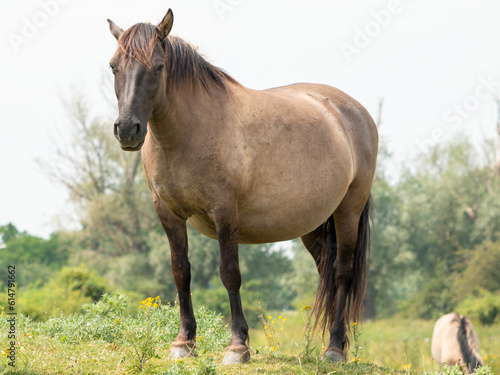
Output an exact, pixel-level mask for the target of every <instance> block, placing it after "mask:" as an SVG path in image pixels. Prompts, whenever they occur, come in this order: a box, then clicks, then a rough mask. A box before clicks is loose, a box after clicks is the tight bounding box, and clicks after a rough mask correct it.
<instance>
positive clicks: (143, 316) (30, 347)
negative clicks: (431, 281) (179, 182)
mask: <svg viewBox="0 0 500 375" xmlns="http://www.w3.org/2000/svg"><path fill="white" fill-rule="evenodd" d="M141 305H142V306H143V308H142V309H140V310H139V311H140V313H139V314H138V315H137V316H127V315H126V314H125V313H124V311H125V309H126V307H127V306H126V301H125V300H124V299H123V297H122V296H119V295H108V296H107V297H106V298H104V299H103V300H102V301H100V302H98V303H97V304H93V305H89V306H87V307H86V309H85V313H84V314H74V315H69V316H68V315H65V316H58V317H53V318H51V319H49V320H48V321H47V322H33V321H31V320H30V319H29V318H27V317H24V316H20V315H19V316H18V320H17V327H16V329H17V343H16V368H15V369H13V368H11V367H9V366H8V365H7V363H6V358H5V357H6V355H7V351H6V350H5V349H3V348H8V340H7V338H6V335H2V336H1V338H0V345H1V346H0V349H1V350H2V352H3V356H4V358H5V360H3V361H1V362H0V375H1V374H33V375H34V374H82V375H83V374H106V375H115V374H139V373H140V374H164V375H172V374H179V375H183V374H193V375H197V374H303V375H309V374H311V375H313V374H314V375H316V374H325V375H326V374H341V375H342V374H346V375H347V374H349V375H361V374H368V375H375V374H377V375H378V374H408V375H409V374H429V371H437V366H435V365H433V364H432V360H431V359H430V340H429V339H430V335H431V332H432V325H433V323H432V322H425V321H408V320H397V319H392V320H383V321H377V322H368V323H366V324H364V325H362V326H361V327H359V326H356V327H353V328H354V329H355V330H356V331H357V332H358V334H357V341H356V342H353V343H352V345H351V349H352V350H351V353H350V358H351V359H353V358H354V357H356V358H357V360H354V361H348V362H346V363H342V364H332V363H330V362H328V361H323V360H321V359H320V357H319V355H320V353H321V346H322V345H321V342H320V341H319V340H318V339H313V340H308V339H306V338H307V337H308V336H307V334H304V327H305V324H304V318H306V316H307V313H308V312H307V310H305V311H302V315H301V313H300V312H296V311H287V312H279V313H273V312H271V313H265V314H264V316H263V326H262V328H261V329H253V330H251V347H252V350H253V353H252V357H251V360H250V362H249V363H247V364H244V365H237V366H223V365H221V362H222V358H223V356H224V348H225V346H226V345H227V343H228V342H229V337H230V333H229V328H228V327H227V326H226V325H225V323H224V321H223V319H222V317H221V316H219V315H217V314H215V313H213V312H210V311H208V310H207V309H205V308H201V309H198V310H196V312H195V315H196V316H197V320H198V330H199V332H198V343H197V350H196V351H197V353H198V357H192V358H185V359H183V360H180V361H174V360H171V359H169V345H170V343H171V342H172V341H173V339H174V338H175V335H176V334H177V327H178V322H179V318H178V307H177V306H163V305H161V301H159V299H158V298H156V299H153V298H150V299H146V300H144V301H143V302H142V303H141ZM264 327H266V328H265V329H264ZM0 330H1V331H2V332H6V331H7V321H6V316H5V315H2V316H1V320H0ZM477 331H478V334H479V337H480V338H481V339H482V353H483V356H484V357H486V358H487V362H488V364H489V365H490V367H491V369H492V371H493V372H491V373H500V372H499V368H498V361H497V360H496V357H495V355H496V353H499V352H500V342H499V341H500V327H487V328H483V327H477ZM269 335H271V336H273V335H280V336H279V345H277V344H278V341H276V340H275V338H274V337H269ZM273 340H274V341H273ZM271 345H272V346H271ZM278 346H279V348H278ZM271 348H273V350H271ZM305 348H307V350H306V351H305V350H304V349H305ZM356 348H357V350H355V349H356ZM305 354H307V355H305ZM424 370H425V371H427V373H426V372H425V371H424ZM447 373H448V374H450V375H451V374H459V372H458V370H454V369H450V370H449V372H447ZM436 374H438V372H436ZM439 374H444V372H439ZM486 374H488V372H485V375H486ZM429 375H430V374H429Z"/></svg>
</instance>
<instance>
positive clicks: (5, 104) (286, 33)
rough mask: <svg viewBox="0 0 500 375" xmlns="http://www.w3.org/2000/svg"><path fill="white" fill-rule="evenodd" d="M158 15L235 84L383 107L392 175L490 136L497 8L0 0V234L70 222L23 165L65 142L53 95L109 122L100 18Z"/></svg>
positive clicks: (63, 201) (107, 51) (477, 4)
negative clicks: (320, 89) (78, 101)
mask: <svg viewBox="0 0 500 375" xmlns="http://www.w3.org/2000/svg"><path fill="white" fill-rule="evenodd" d="M168 8H172V10H173V12H174V16H175V21H174V26H173V31H172V33H173V34H176V35H179V36H180V37H183V38H184V39H187V40H189V41H190V42H192V43H193V44H194V45H196V46H199V49H200V51H201V52H202V53H203V54H205V55H206V56H207V58H208V59H209V60H210V61H211V62H212V63H214V64H215V65H217V66H219V67H221V68H223V69H225V70H226V71H227V72H229V73H230V74H231V75H232V76H233V77H234V78H236V79H237V80H239V81H240V82H241V83H242V84H244V85H246V86H248V87H251V88H255V89H264V88H268V87H273V86H280V85H285V84H290V83H295V82H318V83H326V84H330V85H333V86H336V87H338V88H340V89H341V90H344V91H345V92H347V93H349V94H350V95H351V96H353V97H354V98H356V99H357V100H359V101H360V102H361V103H362V104H363V105H365V106H366V107H367V108H368V110H369V111H370V112H371V113H372V115H373V116H374V117H376V116H377V103H378V99H379V98H381V97H383V98H384V111H383V124H382V127H381V129H380V132H381V137H382V138H383V139H384V140H385V142H386V143H387V144H388V146H389V148H390V150H391V151H392V152H393V153H394V158H395V161H394V163H393V164H392V165H391V173H392V175H393V176H395V177H396V176H397V174H398V171H399V167H398V166H399V165H401V164H402V163H406V164H408V163H411V162H412V160H414V159H416V158H418V157H419V156H420V155H421V154H422V153H425V151H426V149H427V147H428V145H429V144H431V143H441V142H445V141H447V140H449V139H451V138H453V137H454V136H455V135H456V134H459V133H465V134H467V135H469V136H471V137H473V139H474V140H475V141H476V142H479V141H480V140H481V139H482V138H483V137H484V136H490V137H492V136H494V126H495V122H496V107H495V102H494V100H493V96H494V95H496V94H497V93H498V91H499V88H500V2H499V1H498V0H482V1H477V0H476V1H472V0H467V1H466V0H440V1H436V0H434V1H431V0H400V1H398V0H383V1H378V0H376V1H375V0H370V1H365V0H363V1H351V2H347V1H340V0H335V1H332V0H328V1H326V0H324V1H319V0H309V1H298V0H292V1H290V0H287V1H285V0H273V1H269V0H268V1H264V0H196V1H186V0H183V1H181V0H169V1H165V0H163V1H153V0H151V1H127V0H106V1H104V0H100V1H97V0H85V1H84V0H40V1H32V0H29V1H9V2H8V1H6V0H3V1H2V2H1V5H0V51H1V55H0V127H1V133H0V136H1V140H2V142H1V146H0V176H1V180H0V181H1V184H0V225H4V224H6V223H8V222H13V223H14V224H15V225H16V226H17V227H18V228H19V229H21V230H27V231H28V232H30V233H32V234H36V235H41V236H44V237H46V236H48V234H49V233H51V232H52V231H54V230H57V229H58V228H60V227H61V226H65V225H68V224H70V223H71V217H70V216H69V215H70V213H71V212H72V208H71V207H70V206H68V203H67V202H68V200H67V192H66V191H65V189H64V188H63V187H61V186H59V185H56V184H54V183H53V182H51V181H50V180H49V179H48V178H47V177H46V176H45V175H44V174H43V173H42V172H41V171H40V168H39V166H38V164H37V163H36V162H35V160H36V159H37V158H38V159H42V160H45V161H47V162H50V161H51V160H52V159H53V155H54V147H53V146H54V139H59V138H60V137H61V136H64V135H65V134H67V129H68V119H67V116H66V114H65V111H64V108H63V105H62V103H61V98H64V97H67V96H69V95H71V94H72V93H73V92H74V91H75V90H82V91H83V92H84V93H85V94H86V95H87V96H88V99H89V103H91V106H92V108H93V111H94V114H95V115H99V116H112V115H113V113H114V111H115V108H112V107H110V106H109V104H107V103H106V101H105V100H104V98H103V97H102V96H101V95H100V86H101V82H102V77H103V76H107V75H111V73H110V71H109V68H108V62H109V59H110V57H111V56H112V55H113V53H114V51H115V48H116V40H115V39H114V38H113V37H112V36H111V35H110V33H109V31H108V25H107V22H106V19H107V18H111V19H112V20H113V21H115V22H116V23H117V24H118V25H119V26H121V27H122V28H124V29H126V28H128V27H129V26H131V25H132V24H134V23H136V22H146V21H149V22H152V23H157V22H158V21H159V20H161V18H162V17H163V16H164V14H165V13H166V11H167V10H168ZM110 131H112V129H111V127H110ZM116 146H117V147H119V146H118V144H117V145H116Z"/></svg>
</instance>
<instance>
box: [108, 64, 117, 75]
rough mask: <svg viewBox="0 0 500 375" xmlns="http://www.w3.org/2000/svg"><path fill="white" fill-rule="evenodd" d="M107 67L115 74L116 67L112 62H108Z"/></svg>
mask: <svg viewBox="0 0 500 375" xmlns="http://www.w3.org/2000/svg"><path fill="white" fill-rule="evenodd" d="M109 67H110V68H111V72H112V73H113V74H116V67H115V66H114V65H113V64H109Z"/></svg>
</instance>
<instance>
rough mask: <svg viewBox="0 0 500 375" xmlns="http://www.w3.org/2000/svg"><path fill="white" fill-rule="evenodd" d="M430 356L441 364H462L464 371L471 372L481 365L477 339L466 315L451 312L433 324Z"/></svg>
mask: <svg viewBox="0 0 500 375" xmlns="http://www.w3.org/2000/svg"><path fill="white" fill-rule="evenodd" d="M431 351H432V357H433V358H434V359H435V360H436V361H437V362H438V363H439V364H440V365H441V364H443V363H446V364H447V365H455V364H457V363H458V364H462V365H464V366H465V373H466V374H472V373H473V372H474V369H475V368H476V367H480V366H482V365H483V360H482V358H481V356H480V355H479V339H478V338H477V335H476V332H474V328H473V327H472V323H471V322H470V320H469V318H467V317H466V316H463V315H460V314H457V313H451V314H446V315H443V316H442V317H441V318H439V319H438V320H437V322H436V325H435V326H434V333H433V334H432V345H431Z"/></svg>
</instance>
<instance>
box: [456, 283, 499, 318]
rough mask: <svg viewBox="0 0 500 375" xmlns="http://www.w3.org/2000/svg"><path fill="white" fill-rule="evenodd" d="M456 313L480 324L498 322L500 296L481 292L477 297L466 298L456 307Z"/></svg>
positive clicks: (484, 291) (485, 291)
mask: <svg viewBox="0 0 500 375" xmlns="http://www.w3.org/2000/svg"><path fill="white" fill-rule="evenodd" d="M457 311H459V312H460V313H461V314H464V315H467V316H468V317H469V318H471V319H472V320H476V321H479V322H481V324H487V325H491V324H494V323H497V322H500V294H498V293H491V292H488V291H487V290H481V291H480V292H479V296H478V297H474V296H470V297H468V298H466V299H465V300H464V301H463V302H462V303H461V304H460V305H458V307H457Z"/></svg>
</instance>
